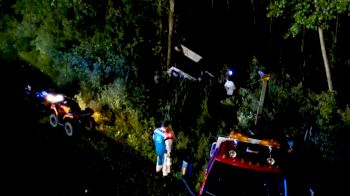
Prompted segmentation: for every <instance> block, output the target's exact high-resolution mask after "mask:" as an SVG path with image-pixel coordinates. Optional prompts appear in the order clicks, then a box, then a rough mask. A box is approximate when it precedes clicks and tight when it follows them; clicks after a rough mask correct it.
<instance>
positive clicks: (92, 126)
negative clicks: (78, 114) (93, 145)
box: [85, 119, 95, 131]
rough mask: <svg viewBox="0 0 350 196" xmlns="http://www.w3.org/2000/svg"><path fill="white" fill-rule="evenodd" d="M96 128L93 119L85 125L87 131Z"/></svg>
mask: <svg viewBox="0 0 350 196" xmlns="http://www.w3.org/2000/svg"><path fill="white" fill-rule="evenodd" d="M94 127H95V121H94V120H93V119H90V120H89V121H88V122H87V123H86V125H85V129H86V130H87V131H92V130H93V129H94Z"/></svg>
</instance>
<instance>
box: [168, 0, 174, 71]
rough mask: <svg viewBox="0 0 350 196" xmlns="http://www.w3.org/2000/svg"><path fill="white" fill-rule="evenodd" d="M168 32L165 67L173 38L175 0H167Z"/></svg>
mask: <svg viewBox="0 0 350 196" xmlns="http://www.w3.org/2000/svg"><path fill="white" fill-rule="evenodd" d="M169 4H170V5H169V6H170V9H169V34H168V53H167V63H166V65H167V67H168V68H169V67H170V63H171V47H172V46H171V45H172V38H173V28H174V10H175V0H169Z"/></svg>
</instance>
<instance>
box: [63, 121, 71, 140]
mask: <svg viewBox="0 0 350 196" xmlns="http://www.w3.org/2000/svg"><path fill="white" fill-rule="evenodd" d="M64 131H65V132H66V134H67V135H68V136H69V137H71V136H73V125H72V123H71V122H69V121H67V122H66V123H64Z"/></svg>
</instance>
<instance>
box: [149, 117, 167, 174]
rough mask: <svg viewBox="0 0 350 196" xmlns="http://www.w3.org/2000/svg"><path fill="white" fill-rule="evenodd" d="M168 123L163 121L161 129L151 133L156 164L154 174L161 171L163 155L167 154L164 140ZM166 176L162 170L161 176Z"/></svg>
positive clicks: (163, 160)
mask: <svg viewBox="0 0 350 196" xmlns="http://www.w3.org/2000/svg"><path fill="white" fill-rule="evenodd" d="M169 126H170V123H169V121H163V122H162V125H161V127H159V128H156V129H155V130H154V131H153V141H154V146H155V151H156V154H157V163H156V172H160V171H162V169H163V165H164V163H165V155H166V153H167V149H166V145H165V138H166V132H167V131H168V130H170V129H169ZM165 175H166V172H165V171H164V170H163V176H165Z"/></svg>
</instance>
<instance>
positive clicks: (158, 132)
mask: <svg viewBox="0 0 350 196" xmlns="http://www.w3.org/2000/svg"><path fill="white" fill-rule="evenodd" d="M153 141H154V145H155V149H156V153H157V155H164V153H165V152H166V147H165V134H164V132H163V130H162V129H161V128H157V129H155V130H154V132H153Z"/></svg>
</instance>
